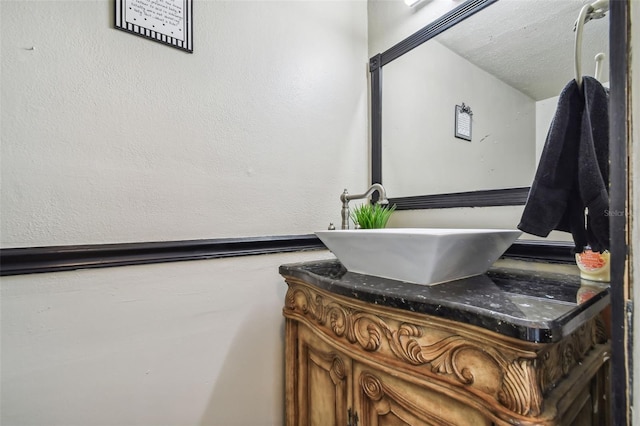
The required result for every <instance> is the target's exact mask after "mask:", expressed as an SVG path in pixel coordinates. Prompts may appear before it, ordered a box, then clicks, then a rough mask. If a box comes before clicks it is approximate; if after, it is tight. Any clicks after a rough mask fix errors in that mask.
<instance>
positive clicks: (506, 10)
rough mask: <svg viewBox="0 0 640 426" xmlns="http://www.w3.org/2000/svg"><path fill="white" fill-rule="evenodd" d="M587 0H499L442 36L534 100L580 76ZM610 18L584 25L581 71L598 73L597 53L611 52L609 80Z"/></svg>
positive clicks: (605, 77)
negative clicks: (577, 44) (578, 38)
mask: <svg viewBox="0 0 640 426" xmlns="http://www.w3.org/2000/svg"><path fill="white" fill-rule="evenodd" d="M589 3H592V1H585V0H500V1H498V2H496V3H494V4H492V5H491V6H489V7H487V8H486V9H484V10H482V11H480V12H479V13H477V14H476V15H474V16H472V17H470V18H468V19H466V20H465V21H463V22H462V23H460V24H458V25H456V26H455V27H453V28H451V29H449V30H447V31H445V32H444V33H442V34H440V35H439V36H438V37H437V40H438V41H439V42H440V43H442V44H443V45H445V46H447V47H448V48H449V49H451V50H453V51H455V52H457V53H458V54H460V55H461V56H463V57H465V58H467V59H468V60H469V61H470V62H472V63H474V64H476V65H477V66H478V67H480V68H482V69H484V70H485V71H487V72H489V73H491V74H493V75H495V76H496V77H497V78H499V79H500V80H502V81H504V82H505V83H507V84H509V85H511V86H513V87H515V88H517V89H518V90H520V91H521V92H523V93H525V94H527V95H529V96H530V97H532V98H533V99H535V100H541V99H546V98H549V97H552V96H557V95H558V94H559V93H560V91H561V90H562V88H563V87H564V86H565V85H566V84H567V83H568V82H569V81H570V80H571V79H572V78H574V76H575V73H574V40H575V32H574V31H573V26H574V23H575V21H576V19H577V18H578V14H579V13H580V9H581V8H582V6H583V5H585V4H589ZM608 32H609V19H608V15H607V17H605V18H602V19H594V20H591V21H589V22H588V23H587V24H585V26H584V31H583V40H582V74H583V75H591V76H593V75H594V72H595V61H594V57H595V55H596V54H597V53H599V52H603V53H605V55H606V58H605V61H603V73H602V78H601V81H603V82H606V81H608V80H609V74H608V72H609V69H608V63H609V59H608V58H609V42H608Z"/></svg>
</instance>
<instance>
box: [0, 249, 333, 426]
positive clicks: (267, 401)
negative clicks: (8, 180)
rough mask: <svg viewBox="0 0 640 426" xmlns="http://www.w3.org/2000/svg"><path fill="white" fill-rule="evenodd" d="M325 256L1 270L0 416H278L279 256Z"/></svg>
mask: <svg viewBox="0 0 640 426" xmlns="http://www.w3.org/2000/svg"><path fill="white" fill-rule="evenodd" d="M323 257H329V253H328V252H326V251H317V252H310V253H296V254H279V255H267V256H254V257H251V258H242V257H236V258H230V259H216V260H204V261H192V262H178V263H170V264H160V265H144V266H129V267H120V268H105V269H95V270H86V271H78V272H60V273H55V274H43V275H38V276H37V277H34V276H29V275H23V276H15V277H7V278H3V279H2V371H1V373H2V395H1V404H2V406H1V411H2V417H1V418H0V423H1V424H2V425H6V426H22V425H25V426H26V425H42V426H45V425H46V426H88V425H104V426H130V425H140V426H164V425H176V426H177V425H180V426H182V425H216V426H218V425H219V426H249V425H251V426H275V425H282V424H283V407H284V402H283V401H284V373H283V362H284V352H283V345H284V321H283V318H282V306H283V304H284V295H285V292H286V285H285V283H284V281H283V279H282V277H281V276H280V275H278V266H279V265H281V264H284V263H290V262H298V261H306V260H315V259H319V258H323Z"/></svg>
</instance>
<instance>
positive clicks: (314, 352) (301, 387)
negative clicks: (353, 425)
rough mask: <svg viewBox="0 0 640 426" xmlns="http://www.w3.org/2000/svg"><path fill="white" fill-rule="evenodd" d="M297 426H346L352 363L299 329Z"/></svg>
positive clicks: (350, 393)
mask: <svg viewBox="0 0 640 426" xmlns="http://www.w3.org/2000/svg"><path fill="white" fill-rule="evenodd" d="M297 349H298V363H297V376H298V377H297V399H298V401H297V402H298V404H297V406H298V412H297V414H298V418H297V422H296V424H297V425H299V426H303V425H304V426H331V425H336V426H337V425H339V426H346V425H347V424H348V421H349V419H348V413H349V410H350V409H351V405H350V402H351V400H352V361H351V359H350V358H349V357H347V356H346V355H344V354H343V353H341V352H339V351H337V350H336V349H335V348H333V347H331V346H330V345H328V344H326V343H325V342H324V341H323V340H322V339H321V338H319V337H318V336H317V335H316V334H315V333H314V332H313V331H311V330H310V329H309V328H307V327H305V326H304V325H302V324H300V325H299V328H298V348H297Z"/></svg>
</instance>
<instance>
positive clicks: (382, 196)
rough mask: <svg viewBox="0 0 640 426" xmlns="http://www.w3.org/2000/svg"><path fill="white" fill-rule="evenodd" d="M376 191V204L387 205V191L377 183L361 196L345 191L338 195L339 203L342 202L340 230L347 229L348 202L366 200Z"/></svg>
mask: <svg viewBox="0 0 640 426" xmlns="http://www.w3.org/2000/svg"><path fill="white" fill-rule="evenodd" d="M376 191H378V196H379V198H378V201H377V203H378V204H389V199H388V198H387V191H385V189H384V187H383V186H382V185H381V184H379V183H374V184H373V185H371V186H370V187H369V189H367V190H366V191H365V192H364V193H362V194H357V195H351V194H349V193H348V192H347V190H346V189H345V190H344V192H343V193H342V195H340V201H342V210H341V212H340V213H341V215H342V229H349V201H351V200H357V199H362V198H368V197H369V196H371V194H373V193H374V192H376Z"/></svg>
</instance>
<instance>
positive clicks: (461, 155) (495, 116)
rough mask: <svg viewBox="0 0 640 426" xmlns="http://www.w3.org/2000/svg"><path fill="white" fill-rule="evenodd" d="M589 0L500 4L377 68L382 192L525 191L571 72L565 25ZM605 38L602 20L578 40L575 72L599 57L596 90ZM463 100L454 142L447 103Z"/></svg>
mask: <svg viewBox="0 0 640 426" xmlns="http://www.w3.org/2000/svg"><path fill="white" fill-rule="evenodd" d="M589 3H591V2H588V1H584V0H563V1H557V0H500V1H498V2H496V3H494V4H492V5H490V6H489V7H487V8H485V9H484V10H482V11H480V12H478V13H476V14H475V15H473V16H471V17H469V18H467V19H466V20H464V21H462V22H461V23H459V24H457V25H455V26H454V27H452V28H450V29H448V30H446V31H444V32H443V33H441V34H439V35H438V36H436V37H435V38H433V39H430V40H428V41H427V42H425V43H423V44H422V45H420V46H418V47H417V48H415V49H413V50H412V51H410V52H408V53H406V54H405V55H403V56H401V57H399V58H397V59H395V60H394V61H392V62H390V63H388V64H386V65H385V66H384V69H383V74H382V75H383V77H382V111H383V112H382V176H383V179H382V181H383V183H384V185H385V188H386V189H387V192H388V193H391V194H394V196H395V197H406V196H415V195H428V194H444V193H453V192H465V191H477V190H488V189H503V188H515V187H527V186H530V185H531V182H532V180H533V176H534V174H535V169H536V162H537V158H538V157H539V155H540V152H541V150H542V147H543V146H544V140H545V137H546V134H547V131H548V129H549V125H550V123H551V120H552V118H553V115H554V113H555V108H556V104H557V99H558V95H559V94H560V92H561V91H562V89H563V88H564V87H565V85H566V84H567V83H568V82H569V81H570V80H571V79H573V78H574V76H575V72H574V40H575V33H574V31H573V26H574V23H575V21H576V19H577V17H578V14H579V12H580V9H581V8H582V6H583V5H585V4H589ZM608 33H609V31H608V17H605V18H602V19H594V20H591V21H589V22H588V23H587V24H586V25H585V26H584V30H583V40H582V74H583V75H591V76H593V75H594V73H595V60H594V57H595V55H596V54H597V53H600V52H602V53H604V54H605V60H604V61H603V65H602V75H601V77H600V81H602V82H603V83H605V85H606V82H607V81H608V54H609V52H608V43H609V42H608ZM463 103H464V105H465V106H468V107H469V108H470V111H471V113H472V115H470V119H471V121H470V122H471V140H470V141H469V140H466V139H463V138H458V137H456V136H455V130H456V113H455V112H456V105H458V106H461V105H462V104H463ZM461 118H462V119H463V118H465V117H461ZM466 118H469V117H466ZM462 121H463V120H461V121H460V124H461V125H462V124H464V123H463V122H462ZM459 129H460V128H459Z"/></svg>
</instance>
